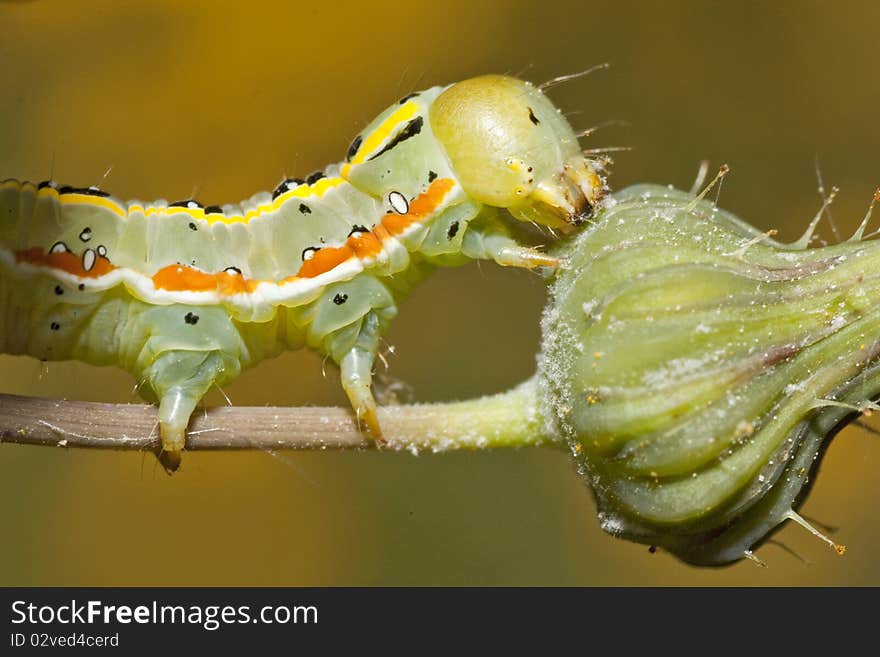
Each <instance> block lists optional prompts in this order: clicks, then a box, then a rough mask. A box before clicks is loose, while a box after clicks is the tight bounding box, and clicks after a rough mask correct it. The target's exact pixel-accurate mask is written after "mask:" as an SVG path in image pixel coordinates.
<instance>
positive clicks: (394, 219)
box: [296, 178, 455, 278]
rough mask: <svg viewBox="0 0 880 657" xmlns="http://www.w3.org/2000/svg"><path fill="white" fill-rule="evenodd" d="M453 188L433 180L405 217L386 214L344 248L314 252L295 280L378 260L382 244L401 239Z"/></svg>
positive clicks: (445, 181)
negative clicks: (347, 264) (392, 238)
mask: <svg viewBox="0 0 880 657" xmlns="http://www.w3.org/2000/svg"><path fill="white" fill-rule="evenodd" d="M454 187H455V181H454V180H452V179H450V178H440V179H438V180H435V181H434V182H432V183H431V185H430V186H429V187H428V189H427V190H425V192H423V193H422V194H419V195H418V196H417V197H416V198H414V199H413V200H412V202H411V203H410V204H409V210H408V211H407V213H406V214H395V213H388V214H386V215H385V216H384V217H383V218H382V221H381V222H380V223H379V224H378V225H377V226H376V227H375V228H374V229H373V230H372V231H369V232H365V233H361V234H360V235H358V236H354V235H353V236H351V237H349V238H348V240H347V241H346V243H345V244H344V245H343V246H339V247H325V248H323V249H320V250H318V251H315V252H314V254H313V255H312V257H311V258H309V259H308V260H306V261H305V262H304V263H303V265H302V267H300V270H299V271H298V272H297V274H296V278H314V277H315V276H320V275H321V274H325V273H327V272H328V271H330V270H331V269H333V268H334V267H336V266H338V265H341V264H342V263H343V262H345V261H346V260H349V259H350V258H353V257H356V258H358V259H360V260H367V259H369V258H372V257H375V256H377V255H378V254H379V253H381V252H382V242H383V241H384V240H386V239H388V238H389V237H390V236H395V235H400V234H401V233H403V232H404V231H405V230H406V229H407V228H409V227H410V226H411V225H412V224H414V223H416V222H417V221H419V220H421V219H424V218H425V217H427V216H428V215H430V214H431V213H432V212H433V211H434V210H436V209H437V208H438V207H439V206H440V204H441V203H443V199H445V198H446V195H447V194H448V193H449V192H450V190H452V189H453V188H454Z"/></svg>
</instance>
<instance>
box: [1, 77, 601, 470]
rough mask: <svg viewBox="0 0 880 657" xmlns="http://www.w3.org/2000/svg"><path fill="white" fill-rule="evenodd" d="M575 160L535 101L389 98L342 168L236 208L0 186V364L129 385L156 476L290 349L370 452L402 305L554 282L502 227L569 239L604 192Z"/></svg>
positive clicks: (521, 86) (531, 95)
mask: <svg viewBox="0 0 880 657" xmlns="http://www.w3.org/2000/svg"><path fill="white" fill-rule="evenodd" d="M558 81H563V80H562V79H561V78H560V79H559V80H557V82H558ZM552 84H555V82H554V81H551V82H550V83H547V84H545V85H544V86H543V88H547V87H548V86H552ZM591 155H592V154H591V153H584V152H583V151H582V150H581V148H580V146H579V144H578V136H577V135H576V134H575V132H574V131H573V129H572V128H571V126H570V125H569V124H568V122H567V121H566V119H565V118H564V116H563V115H562V114H561V113H560V112H559V110H557V109H556V108H555V107H554V105H553V104H552V103H551V101H550V100H549V99H548V98H547V97H546V96H545V95H544V93H543V91H542V88H539V87H536V86H534V85H532V84H531V83H529V82H524V81H521V80H518V79H515V78H511V77H506V76H500V75H487V76H482V77H477V78H473V79H470V80H465V81H463V82H458V83H455V84H452V85H448V86H445V87H433V88H431V89H427V90H425V91H422V92H417V93H413V94H409V95H407V96H405V97H404V98H401V99H400V100H398V101H396V102H394V103H393V104H392V105H391V106H390V107H389V108H388V109H386V110H385V111H384V112H382V113H381V114H380V115H379V116H378V117H377V118H376V119H375V120H374V121H372V122H371V123H370V124H369V125H368V126H367V127H366V128H365V129H364V130H363V131H362V132H361V133H359V134H358V135H357V136H356V137H355V138H354V139H353V140H352V142H351V145H350V147H349V148H348V151H347V153H346V154H345V157H344V159H343V160H342V161H341V162H339V163H337V164H331V165H329V166H328V167H326V168H325V169H323V170H320V171H315V172H313V173H310V174H308V175H306V176H303V177H302V178H285V180H283V181H282V182H281V183H280V184H279V185H278V186H277V187H276V188H275V189H274V190H273V191H271V192H260V193H258V194H255V195H254V196H252V197H251V198H249V199H247V200H245V201H242V202H241V203H239V204H226V205H222V206H219V205H203V204H202V203H200V202H199V201H197V200H196V199H194V198H189V199H185V200H182V201H178V202H174V203H168V202H166V201H161V200H160V201H156V202H153V203H145V202H142V201H137V200H132V201H121V200H119V199H116V198H115V197H113V196H111V195H110V194H108V193H107V192H105V191H103V190H102V189H101V188H100V187H98V186H90V187H73V186H67V185H60V184H57V183H55V182H54V181H46V182H42V183H39V184H33V183H29V182H20V181H18V180H13V179H9V180H6V181H4V182H2V183H0V304H2V305H0V312H2V313H3V323H2V327H3V329H2V333H0V350H2V351H3V352H5V353H10V354H29V355H31V356H34V357H36V358H40V359H43V360H67V359H76V360H81V361H85V362H89V363H93V364H96V365H108V364H115V365H118V366H120V367H123V368H124V369H126V370H127V371H129V372H130V373H131V374H132V375H133V376H134V377H135V380H136V381H137V382H138V384H137V389H138V392H139V393H140V394H141V395H142V396H143V397H144V398H146V399H147V400H149V401H152V402H155V403H157V404H158V416H157V419H158V426H159V429H158V431H159V436H160V439H161V450H162V461H163V463H164V464H165V465H166V467H167V468H168V469H170V470H173V469H176V468H177V466H178V465H179V463H180V453H181V450H182V449H183V448H184V446H185V439H186V431H187V426H188V424H189V420H190V416H191V415H192V413H193V411H194V410H195V408H196V406H197V405H198V404H199V403H200V401H201V400H202V398H203V396H204V395H205V394H206V393H207V392H208V391H209V390H210V389H211V388H213V387H217V388H218V389H222V386H223V385H224V384H225V383H227V382H229V381H231V380H233V379H234V378H235V377H236V376H238V374H239V373H240V372H241V371H242V370H243V369H245V368H247V367H250V366H252V365H254V364H255V363H257V362H259V361H261V360H263V359H266V358H270V357H273V356H275V355H277V354H278V353H280V352H281V351H284V350H289V349H299V348H302V347H304V346H308V347H310V348H313V349H316V350H317V351H319V352H320V353H322V354H323V355H324V356H325V357H327V358H329V359H330V360H332V361H333V362H334V363H336V364H337V365H338V366H339V368H340V375H341V381H342V385H343V388H344V389H345V392H346V394H347V396H348V398H349V400H350V401H351V405H352V408H353V412H354V414H355V416H356V417H357V419H358V422H359V424H360V425H361V426H362V428H363V429H364V430H365V431H366V432H368V433H369V435H370V436H371V437H372V438H373V439H374V440H376V441H377V442H379V443H381V441H382V430H381V427H380V425H379V421H378V417H377V413H376V401H375V399H374V396H373V392H372V387H371V386H372V376H373V368H374V361H375V359H376V356H377V351H378V348H379V344H380V339H381V336H382V335H383V334H384V333H385V331H386V330H387V327H388V325H389V322H390V321H391V319H392V318H393V317H394V316H395V315H396V313H397V304H398V302H399V301H400V299H401V298H402V297H403V296H404V295H406V294H407V293H408V292H409V291H410V289H411V288H412V287H413V286H414V285H415V284H417V283H418V282H419V280H421V279H422V278H423V277H424V276H425V275H427V274H428V273H429V272H430V271H431V270H432V269H434V268H435V267H437V266H455V265H459V264H463V263H465V262H468V261H470V260H493V261H495V262H496V263H498V264H500V265H502V266H512V267H520V268H526V269H541V270H542V271H544V272H547V273H550V272H552V271H554V270H555V269H556V268H557V266H558V265H559V260H558V259H557V258H556V257H554V256H552V255H548V254H547V253H544V252H543V251H542V250H540V249H539V248H537V247H534V246H530V245H527V244H523V243H521V242H520V241H519V240H518V239H517V238H516V237H515V236H514V233H513V232H512V231H511V229H510V226H509V225H508V224H509V222H508V218H507V217H506V216H505V215H509V216H510V217H512V218H513V219H515V220H519V221H524V222H531V223H534V224H536V225H539V226H544V227H546V228H548V229H549V230H551V231H554V233H553V234H554V235H555V234H556V233H562V234H570V233H572V232H574V231H575V230H576V229H577V227H578V226H580V225H582V224H583V223H584V221H585V220H586V219H588V218H590V217H592V216H593V214H594V212H595V211H596V210H597V209H598V208H599V207H600V206H601V204H602V202H603V199H604V198H605V195H606V192H607V188H606V184H605V179H604V177H603V167H604V164H605V160H604V159H601V158H594V157H591ZM108 173H109V171H108ZM105 177H106V174H105Z"/></svg>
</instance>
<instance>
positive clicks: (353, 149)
mask: <svg viewBox="0 0 880 657" xmlns="http://www.w3.org/2000/svg"><path fill="white" fill-rule="evenodd" d="M363 141H364V137H363V135H358V136H357V137H355V138H354V139H353V140H352V142H351V145H350V146H349V147H348V152H347V153H346V154H345V161H346V162H351V158H353V157H354V156H355V155H357V152H358V149H359V148H360V147H361V144H362V143H363Z"/></svg>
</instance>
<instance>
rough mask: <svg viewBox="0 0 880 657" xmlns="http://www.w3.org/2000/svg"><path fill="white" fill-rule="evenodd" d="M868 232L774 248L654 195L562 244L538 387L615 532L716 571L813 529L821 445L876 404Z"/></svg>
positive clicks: (646, 193)
mask: <svg viewBox="0 0 880 657" xmlns="http://www.w3.org/2000/svg"><path fill="white" fill-rule="evenodd" d="M857 237H858V239H856V238H854V239H852V240H850V241H847V242H844V243H841V244H837V245H833V246H827V247H823V248H812V249H811V248H805V246H806V243H807V242H808V241H809V238H808V236H805V238H804V239H802V240H800V241H799V242H798V243H796V244H794V245H785V244H780V243H777V242H775V241H773V240H771V239H770V238H769V236H768V235H767V234H762V233H760V232H758V231H756V230H755V229H754V228H752V227H751V226H749V225H747V224H746V223H744V222H742V221H741V220H739V219H737V218H736V217H735V216H733V215H731V214H729V213H726V212H724V211H721V210H719V209H718V208H716V207H715V206H714V205H713V204H711V203H709V202H706V201H702V200H698V199H696V198H695V197H694V196H692V195H689V194H685V193H682V192H678V191H674V190H671V189H669V188H665V187H659V186H650V185H642V186H637V187H631V188H629V189H626V190H624V191H622V192H620V193H618V194H616V195H615V202H614V205H612V206H610V207H608V208H606V210H605V211H603V212H602V213H601V214H600V215H599V216H598V217H597V218H596V220H595V223H594V224H593V225H592V226H591V227H590V228H588V229H586V230H584V231H583V232H582V234H581V235H579V237H578V238H577V239H576V240H575V241H574V242H573V243H571V244H570V245H569V246H568V247H567V248H566V250H565V252H564V254H563V255H564V256H565V257H566V260H567V265H566V267H565V268H564V269H563V270H562V271H561V272H560V273H559V275H558V277H557V280H556V281H555V282H554V284H553V286H552V291H551V301H550V303H549V305H548V307H547V310H546V311H545V315H544V319H543V335H544V345H543V353H542V355H541V357H540V358H539V374H538V377H539V385H540V386H541V389H542V392H541V397H542V399H543V403H544V411H543V413H544V416H545V417H546V418H549V420H548V422H549V423H550V424H551V425H552V426H551V427H549V428H548V431H549V432H550V433H551V434H552V435H558V436H562V437H564V438H565V440H566V442H567V443H568V446H569V447H570V449H571V452H572V454H573V455H574V458H575V459H576V462H577V466H578V469H579V471H580V472H581V473H582V474H583V475H584V476H585V477H586V479H587V480H588V481H589V483H590V485H591V487H592V489H593V492H594V494H595V497H596V500H597V503H598V506H599V517H600V521H601V523H602V526H603V528H604V529H606V530H607V531H609V532H610V533H612V534H615V535H618V536H622V537H625V538H629V539H632V540H635V541H639V542H643V543H648V544H652V545H659V546H662V547H664V548H665V549H667V550H669V551H670V552H672V553H674V554H676V555H677V556H678V557H679V558H681V559H682V560H684V561H687V562H690V563H695V564H707V565H710V564H711V565H714V564H723V563H728V562H731V561H735V560H737V559H740V558H742V557H744V556H751V550H752V549H753V547H754V546H756V545H757V544H758V543H760V542H761V541H762V540H763V539H764V538H766V537H767V536H768V535H769V534H770V533H771V532H772V531H773V530H774V529H775V528H776V527H777V526H778V525H779V524H780V523H781V522H783V521H784V520H786V519H795V520H797V521H798V522H802V523H803V520H802V518H800V516H798V515H797V514H796V513H795V509H797V507H798V505H799V504H800V503H801V502H802V501H803V498H804V496H805V495H806V492H807V490H808V484H809V481H810V477H811V476H812V473H813V472H814V470H815V468H816V466H817V464H818V461H819V457H820V455H821V453H822V451H823V447H824V446H825V445H826V444H827V439H828V438H829V437H830V436H831V435H833V433H835V431H836V430H837V429H838V428H839V427H841V426H842V425H843V423H845V422H846V421H847V420H850V419H852V418H853V417H854V416H855V415H856V414H857V413H858V412H859V411H863V410H865V409H867V408H870V407H871V406H872V404H871V402H870V401H869V400H870V399H872V398H874V397H875V396H876V395H878V394H880V243H877V242H866V241H861V239H860V238H861V230H860V231H859V233H858V234H857ZM803 524H805V523H803ZM826 540H827V539H826ZM829 542H830V541H829ZM832 545H833V544H832ZM835 547H837V548H838V551H839V552H842V551H843V548H842V546H835Z"/></svg>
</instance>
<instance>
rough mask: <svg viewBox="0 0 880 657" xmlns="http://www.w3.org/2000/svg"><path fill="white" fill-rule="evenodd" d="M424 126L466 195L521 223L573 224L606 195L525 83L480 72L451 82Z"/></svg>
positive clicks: (558, 117)
mask: <svg viewBox="0 0 880 657" xmlns="http://www.w3.org/2000/svg"><path fill="white" fill-rule="evenodd" d="M430 122H431V128H432V130H433V132H434V135H435V136H436V137H437V139H438V140H439V142H440V143H441V145H442V146H443V148H444V150H445V151H446V155H447V157H448V158H449V161H450V163H451V165H452V168H453V170H454V171H455V175H456V177H457V178H458V180H459V182H460V183H461V185H462V187H463V188H464V191H465V192H466V193H467V194H468V195H469V196H471V197H472V198H473V199H475V200H476V201H479V202H481V203H485V204H487V205H491V206H495V207H500V208H506V209H507V210H508V211H509V212H510V213H511V214H512V215H513V216H514V217H516V218H517V219H520V220H522V221H534V222H536V223H539V224H543V225H546V226H551V227H555V228H565V227H567V226H573V225H578V224H580V223H582V222H583V221H584V220H585V219H587V218H589V217H590V216H591V215H592V213H593V209H594V208H595V207H596V205H597V204H598V203H599V202H600V201H601V200H602V197H603V196H604V194H605V192H606V187H605V181H604V180H603V178H602V176H601V175H600V173H599V167H598V165H597V164H596V163H595V162H592V161H590V160H588V159H586V158H585V157H584V155H583V154H582V152H581V150H580V147H579V145H578V140H577V136H576V135H575V134H574V131H573V130H572V128H571V126H570V125H569V124H568V122H567V121H566V120H565V118H564V117H563V116H562V114H561V113H560V112H559V110H557V109H556V108H555V107H554V106H553V104H552V103H551V102H550V100H549V99H548V98H547V97H546V96H545V95H544V94H543V93H542V92H541V91H540V90H539V89H538V88H536V87H535V86H534V85H532V84H531V83H529V82H524V81H522V80H517V79H515V78H511V77H506V76H502V75H485V76H481V77H477V78H472V79H470V80H465V81H463V82H459V83H456V84H454V85H452V86H450V87H449V88H447V89H446V90H445V91H443V93H441V94H440V95H439V96H438V97H437V99H436V100H435V101H434V103H433V104H432V105H431V109H430Z"/></svg>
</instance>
